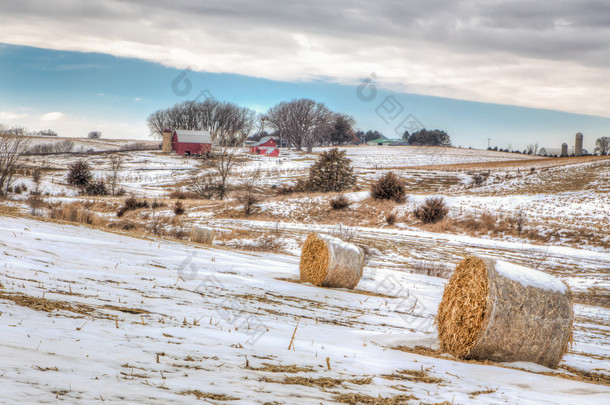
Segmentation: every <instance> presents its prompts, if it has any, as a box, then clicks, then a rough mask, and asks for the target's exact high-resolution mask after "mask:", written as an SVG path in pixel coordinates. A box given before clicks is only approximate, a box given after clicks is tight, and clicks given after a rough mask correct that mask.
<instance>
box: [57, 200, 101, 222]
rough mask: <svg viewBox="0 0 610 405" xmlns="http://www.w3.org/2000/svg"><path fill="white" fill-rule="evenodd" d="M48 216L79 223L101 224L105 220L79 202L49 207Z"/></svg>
mask: <svg viewBox="0 0 610 405" xmlns="http://www.w3.org/2000/svg"><path fill="white" fill-rule="evenodd" d="M49 218H51V219H58V220H60V221H68V222H78V223H80V224H86V225H93V226H103V225H105V224H106V220H104V219H103V218H101V217H99V216H98V215H97V214H95V213H94V212H91V211H90V210H88V209H86V208H84V207H83V205H82V204H81V203H80V202H73V203H70V204H61V205H59V206H57V207H54V208H51V211H50V212H49Z"/></svg>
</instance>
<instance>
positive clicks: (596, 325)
mask: <svg viewBox="0 0 610 405" xmlns="http://www.w3.org/2000/svg"><path fill="white" fill-rule="evenodd" d="M367 232H373V233H377V232H378V231H375V230H365V231H363V232H362V234H365V233H367ZM388 232H390V233H392V235H390V237H391V239H392V240H394V242H395V244H396V245H401V244H402V245H406V244H407V241H408V239H409V238H412V239H413V241H416V240H417V239H418V238H421V239H422V240H426V239H429V240H430V246H432V245H433V244H434V243H436V244H437V245H439V246H438V248H439V249H440V246H441V245H442V244H444V245H446V246H449V247H451V246H454V247H455V246H458V245H468V246H470V247H471V248H473V249H474V248H475V246H479V248H478V249H483V248H484V247H485V244H487V245H488V248H489V250H490V251H493V250H495V251H496V252H497V254H499V255H502V254H505V256H506V253H508V252H513V253H514V255H516V257H517V256H518V255H519V254H522V255H523V256H526V255H527V252H528V251H529V255H533V253H532V252H534V251H535V250H537V249H540V247H536V246H531V245H529V246H528V245H523V246H522V249H516V246H515V245H511V244H510V243H508V242H492V241H482V240H480V239H476V238H467V237H458V236H448V237H446V238H445V239H444V240H439V239H436V241H435V238H434V237H433V235H426V234H424V233H422V234H417V233H409V232H404V231H400V230H394V231H390V230H388ZM399 237H400V238H402V240H401V239H399ZM423 250H425V246H424V247H422V251H423ZM520 252H521V253H520ZM430 254H434V252H433V251H431V252H430ZM551 254H552V255H553V257H564V258H566V260H572V261H573V262H574V263H577V262H581V263H589V264H590V265H591V266H592V267H595V266H597V268H598V270H600V271H603V270H602V268H599V266H600V265H602V264H603V263H609V262H610V254H609V253H601V252H591V251H586V250H577V249H572V250H569V249H565V248H564V249H562V250H558V249H557V250H556V251H552V252H551ZM0 256H1V257H2V263H1V266H2V271H1V273H0V283H1V284H2V287H1V290H0V293H1V294H2V295H1V297H0V309H1V314H0V329H1V333H2V362H1V363H0V381H1V382H2V389H1V390H0V402H3V403H15V402H16V401H18V402H19V403H50V402H56V401H57V400H58V399H61V400H63V401H64V402H67V403H93V402H96V403H97V402H100V401H108V402H112V403H115V402H123V403H198V402H199V400H198V398H200V399H202V400H205V401H207V402H210V403H225V401H229V400H230V402H231V403H243V404H250V403H282V404H293V403H294V404H299V403H302V404H310V403H337V402H340V401H342V402H345V403H375V399H377V400H380V399H379V398H380V397H381V398H393V400H394V402H389V401H388V402H387V403H413V404H415V403H440V402H443V401H447V403H454V404H463V403H510V404H539V403H556V404H566V403H587V404H598V403H599V404H606V403H607V401H608V398H609V397H610V387H609V386H608V383H607V381H608V380H607V379H606V380H605V381H606V383H598V384H594V383H591V382H586V381H583V378H586V377H583V376H584V375H583V374H582V371H585V372H594V373H600V374H606V375H608V374H610V367H608V364H609V361H608V360H609V359H610V349H609V347H608V338H609V334H610V327H609V326H608V324H609V322H610V311H609V310H608V309H603V308H598V307H591V306H584V305H576V306H575V311H576V320H575V326H574V329H575V335H574V337H575V342H574V346H573V347H572V348H571V350H570V353H569V354H568V355H567V356H566V357H565V358H564V361H563V362H562V367H561V368H559V369H558V370H549V369H545V368H544V367H541V366H537V365H533V364H528V363H519V364H502V365H485V364H480V363H474V362H470V363H468V362H458V361H454V360H453V359H451V358H449V357H442V356H440V357H434V356H433V355H432V356H425V355H422V354H416V353H411V352H408V351H402V350H396V349H395V348H396V347H407V348H409V347H411V348H412V347H416V346H423V347H428V348H431V349H436V348H437V345H438V343H437V338H436V333H435V329H434V325H433V317H434V315H435V313H436V308H437V305H438V303H439V300H440V297H441V294H442V290H443V285H444V282H445V280H443V279H439V278H435V277H429V276H425V275H421V274H411V273H410V272H408V271H407V270H406V269H405V268H404V267H403V268H401V266H392V267H391V266H389V265H388V263H385V264H384V262H383V261H376V262H372V263H370V264H369V265H368V266H367V267H366V268H365V274H364V278H363V280H362V281H361V283H360V284H359V285H358V287H357V288H356V290H355V291H353V292H350V291H342V290H330V289H322V288H316V287H313V286H311V285H302V284H298V283H296V282H294V280H296V279H298V257H296V256H294V255H290V254H286V255H281V254H268V253H264V254H254V253H243V252H236V251H233V250H230V249H218V248H203V247H195V246H192V245H189V244H185V243H178V242H168V241H163V240H158V239H136V238H130V237H127V236H122V235H117V234H113V233H106V232H102V231H100V230H93V229H89V228H86V227H82V226H80V227H78V226H70V225H61V224H55V223H47V222H40V221H35V220H31V219H24V218H9V217H0ZM505 259H508V257H505ZM511 261H515V260H511ZM388 262H390V260H388ZM567 267H569V264H568V265H567V266H566V268H567ZM578 279H579V276H578V275H577V274H575V275H574V276H573V278H568V283H569V284H570V283H572V281H575V280H578ZM571 285H572V284H571ZM405 350H408V349H405ZM419 353H424V352H422V349H419ZM431 353H434V352H431ZM578 370H581V372H579V371H578ZM574 373H576V374H574ZM570 378H572V379H570ZM574 378H576V379H574ZM400 400H402V402H400ZM365 401H369V402H365Z"/></svg>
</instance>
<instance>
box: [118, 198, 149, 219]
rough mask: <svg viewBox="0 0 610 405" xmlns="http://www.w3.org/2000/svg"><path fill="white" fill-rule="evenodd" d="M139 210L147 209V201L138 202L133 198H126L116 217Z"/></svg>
mask: <svg viewBox="0 0 610 405" xmlns="http://www.w3.org/2000/svg"><path fill="white" fill-rule="evenodd" d="M139 208H148V201H146V199H145V198H144V199H142V200H138V199H136V198H135V197H134V196H130V197H127V198H126V199H125V203H124V204H123V206H122V207H121V208H119V210H118V211H117V213H116V216H117V217H122V216H123V215H124V214H125V213H126V212H127V211H134V210H137V209H139Z"/></svg>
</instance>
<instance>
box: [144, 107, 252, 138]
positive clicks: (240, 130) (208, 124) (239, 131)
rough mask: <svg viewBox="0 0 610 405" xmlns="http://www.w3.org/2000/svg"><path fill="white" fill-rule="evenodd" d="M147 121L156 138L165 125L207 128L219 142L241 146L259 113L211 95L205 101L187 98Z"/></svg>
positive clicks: (176, 127)
mask: <svg viewBox="0 0 610 405" xmlns="http://www.w3.org/2000/svg"><path fill="white" fill-rule="evenodd" d="M146 121H147V123H148V128H149V130H150V132H151V134H152V135H153V136H155V137H160V136H161V135H162V134H163V130H164V129H165V128H170V129H187V130H196V131H199V130H206V131H209V132H210V134H211V135H212V141H213V142H214V143H215V144H217V145H239V144H241V143H243V141H244V140H245V139H246V138H247V137H248V135H250V133H251V132H252V130H253V128H254V124H255V112H254V111H253V110H251V109H249V108H245V107H240V106H238V105H237V104H234V103H228V102H220V101H218V100H215V99H213V98H207V99H205V100H204V101H202V102H197V101H185V102H182V103H179V104H176V105H174V106H173V107H170V108H167V109H165V110H158V111H155V112H154V113H152V114H150V115H149V116H148V118H147V119H146Z"/></svg>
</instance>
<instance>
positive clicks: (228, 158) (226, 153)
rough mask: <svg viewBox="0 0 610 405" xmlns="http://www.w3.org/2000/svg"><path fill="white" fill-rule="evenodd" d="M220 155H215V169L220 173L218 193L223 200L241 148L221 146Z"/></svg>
mask: <svg viewBox="0 0 610 405" xmlns="http://www.w3.org/2000/svg"><path fill="white" fill-rule="evenodd" d="M219 149H220V150H219V153H216V154H215V157H214V159H215V161H214V168H215V169H216V171H217V172H218V178H217V193H218V198H220V199H221V200H223V199H224V198H225V197H226V196H227V192H228V189H229V187H228V184H227V183H228V179H229V176H230V174H231V171H232V170H233V166H234V165H235V160H236V156H237V155H238V153H239V148H238V147H236V146H226V145H225V146H221V147H220V148H219Z"/></svg>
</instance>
